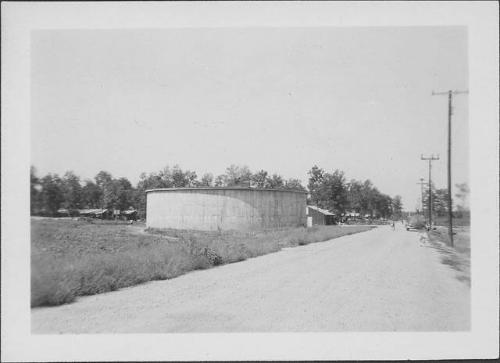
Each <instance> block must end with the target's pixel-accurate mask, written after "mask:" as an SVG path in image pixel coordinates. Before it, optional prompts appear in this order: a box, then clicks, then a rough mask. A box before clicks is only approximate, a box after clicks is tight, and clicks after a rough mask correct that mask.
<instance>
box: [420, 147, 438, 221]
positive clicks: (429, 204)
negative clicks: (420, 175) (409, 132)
mask: <svg viewBox="0 0 500 363" xmlns="http://www.w3.org/2000/svg"><path fill="white" fill-rule="evenodd" d="M420 159H421V160H428V161H429V201H428V208H427V209H428V213H429V228H432V188H431V185H432V178H431V169H432V161H433V160H439V155H438V156H434V154H432V155H431V156H429V157H425V158H424V156H423V155H420Z"/></svg>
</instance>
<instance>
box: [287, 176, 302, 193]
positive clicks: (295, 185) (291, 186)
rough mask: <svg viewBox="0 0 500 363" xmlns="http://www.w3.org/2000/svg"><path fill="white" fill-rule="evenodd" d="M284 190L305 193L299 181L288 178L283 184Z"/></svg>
mask: <svg viewBox="0 0 500 363" xmlns="http://www.w3.org/2000/svg"><path fill="white" fill-rule="evenodd" d="M285 189H288V190H301V191H306V188H304V186H303V185H302V182H301V181H300V180H299V179H293V178H290V179H288V180H287V181H286V182H285Z"/></svg>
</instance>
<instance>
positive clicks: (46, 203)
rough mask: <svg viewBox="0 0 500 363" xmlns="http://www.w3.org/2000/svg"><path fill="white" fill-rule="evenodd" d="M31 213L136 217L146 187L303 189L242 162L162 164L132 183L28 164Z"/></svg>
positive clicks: (141, 214) (293, 181)
mask: <svg viewBox="0 0 500 363" xmlns="http://www.w3.org/2000/svg"><path fill="white" fill-rule="evenodd" d="M30 183H31V214H32V215H44V216H56V215H57V214H58V213H57V211H58V210H59V209H60V208H64V209H67V210H76V209H84V208H103V209H104V208H105V209H119V210H124V209H128V208H130V207H133V208H135V209H137V210H138V211H139V217H140V218H144V217H145V210H146V194H145V191H146V190H148V189H155V188H184V187H195V188H196V187H228V186H242V187H252V188H269V189H289V190H305V188H304V186H302V185H301V182H300V180H298V179H285V178H283V177H282V176H280V175H278V174H272V175H271V174H269V173H268V172H267V171H265V170H259V171H257V172H252V171H251V170H250V169H249V168H248V167H246V166H237V165H231V166H229V167H228V168H227V169H226V172H225V173H224V174H221V175H217V176H216V177H214V176H213V174H211V173H206V174H203V175H202V176H201V177H198V175H197V173H196V172H195V171H192V170H183V169H182V168H181V167H180V166H178V165H175V166H173V167H169V166H167V167H165V168H163V169H162V170H160V171H158V172H154V173H149V174H147V173H142V174H141V175H140V177H139V182H138V183H137V185H136V186H133V185H132V183H130V181H129V180H128V179H127V178H114V177H113V176H112V175H111V174H110V173H108V172H106V171H100V172H99V173H98V174H97V175H96V176H95V178H94V179H93V180H91V179H87V180H84V181H82V180H81V179H80V177H79V176H77V175H76V174H75V173H73V172H72V171H68V172H66V173H65V174H64V175H63V176H59V175H58V174H53V173H49V174H47V175H45V176H43V177H39V176H38V175H37V172H36V169H35V167H33V166H32V167H31V172H30Z"/></svg>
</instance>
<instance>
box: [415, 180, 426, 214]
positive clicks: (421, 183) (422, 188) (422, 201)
mask: <svg viewBox="0 0 500 363" xmlns="http://www.w3.org/2000/svg"><path fill="white" fill-rule="evenodd" d="M417 184H420V208H421V209H420V210H421V211H422V214H424V185H425V182H424V178H420V183H417Z"/></svg>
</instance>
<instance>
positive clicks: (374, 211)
mask: <svg viewBox="0 0 500 363" xmlns="http://www.w3.org/2000/svg"><path fill="white" fill-rule="evenodd" d="M308 175H309V183H308V185H307V187H308V189H309V193H310V202H311V203H312V204H314V205H317V206H319V207H321V208H324V209H327V210H330V211H332V212H335V213H336V214H338V215H342V214H344V213H350V212H355V213H359V214H360V215H361V216H365V215H369V216H370V217H372V218H389V217H393V218H401V215H402V209H403V204H402V201H401V197H400V196H399V195H396V196H395V197H394V198H391V197H390V196H389V195H386V194H383V193H381V192H380V191H379V190H378V189H377V188H376V187H375V186H374V185H373V184H372V183H371V181H370V180H365V181H358V180H355V179H351V180H350V181H347V179H346V177H345V174H344V172H343V171H341V170H335V171H334V172H333V173H328V172H326V171H325V170H323V169H321V168H319V167H318V166H313V167H312V168H311V170H309V172H308Z"/></svg>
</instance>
